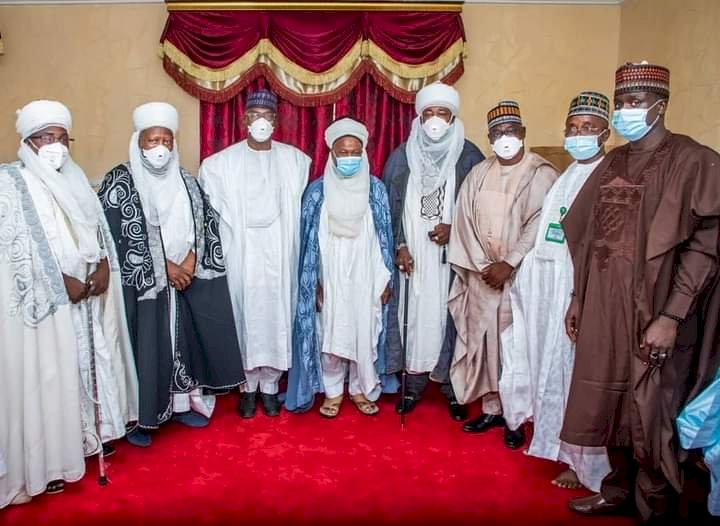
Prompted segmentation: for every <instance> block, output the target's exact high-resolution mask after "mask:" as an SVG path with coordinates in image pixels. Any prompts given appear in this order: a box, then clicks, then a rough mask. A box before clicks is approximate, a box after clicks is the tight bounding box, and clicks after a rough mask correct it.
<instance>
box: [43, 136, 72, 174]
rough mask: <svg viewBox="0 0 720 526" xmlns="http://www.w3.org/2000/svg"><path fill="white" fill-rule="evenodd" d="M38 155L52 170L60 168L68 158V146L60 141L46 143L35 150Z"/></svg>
mask: <svg viewBox="0 0 720 526" xmlns="http://www.w3.org/2000/svg"><path fill="white" fill-rule="evenodd" d="M37 154H38V157H40V158H41V159H44V160H45V161H46V162H47V163H48V164H50V166H52V167H53V170H60V168H62V167H63V166H64V165H65V163H66V162H67V160H68V157H69V156H70V152H69V151H68V147H67V146H65V145H64V144H63V143H61V142H54V143H52V144H46V145H45V146H42V147H40V149H39V150H38V152H37Z"/></svg>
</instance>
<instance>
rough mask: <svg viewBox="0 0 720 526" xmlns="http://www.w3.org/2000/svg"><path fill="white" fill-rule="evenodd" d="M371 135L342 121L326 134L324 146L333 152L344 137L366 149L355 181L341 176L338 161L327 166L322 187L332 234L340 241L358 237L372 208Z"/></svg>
mask: <svg viewBox="0 0 720 526" xmlns="http://www.w3.org/2000/svg"><path fill="white" fill-rule="evenodd" d="M369 135H370V134H369V133H368V130H367V128H366V127H365V125H364V124H363V123H361V122H358V121H356V120H354V119H349V118H345V119H340V120H337V121H335V122H333V123H332V124H331V125H330V126H328V128H327V129H326V130H325V143H326V144H327V146H328V148H330V149H332V147H333V144H335V141H337V140H338V139H340V138H342V137H348V136H350V137H355V138H356V139H358V140H359V141H360V142H362V145H363V151H362V165H361V166H360V170H358V172H357V173H356V174H355V175H353V176H352V177H343V176H341V175H339V174H338V172H337V169H336V167H335V160H334V159H333V156H330V157H329V158H328V160H327V163H326V164H325V173H324V174H323V186H324V192H325V204H326V206H327V212H328V224H329V227H330V232H332V233H333V234H334V235H336V236H339V237H357V236H358V235H359V234H360V230H361V228H362V224H363V219H364V217H365V214H366V213H367V210H368V208H369V206H370V201H369V196H370V163H369V162H368V156H367V152H366V151H365V148H366V146H367V142H368V137H369Z"/></svg>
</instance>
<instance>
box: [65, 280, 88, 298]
mask: <svg viewBox="0 0 720 526" xmlns="http://www.w3.org/2000/svg"><path fill="white" fill-rule="evenodd" d="M62 276H63V281H64V282H65V290H67V294H68V297H69V298H70V301H71V302H72V303H80V302H81V301H82V300H84V299H86V298H87V296H88V286H87V284H85V283H83V282H82V281H80V280H79V279H75V278H73V277H72V276H68V275H67V274H63V275H62Z"/></svg>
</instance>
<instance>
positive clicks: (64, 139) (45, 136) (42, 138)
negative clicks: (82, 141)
mask: <svg viewBox="0 0 720 526" xmlns="http://www.w3.org/2000/svg"><path fill="white" fill-rule="evenodd" d="M28 139H32V140H33V141H37V142H38V143H40V144H41V145H42V146H47V145H49V144H55V143H56V142H60V143H62V144H64V145H65V146H69V145H70V143H71V142H75V139H72V138H70V136H69V135H68V134H67V133H63V134H62V135H55V134H54V133H41V134H38V135H31V136H30V137H28Z"/></svg>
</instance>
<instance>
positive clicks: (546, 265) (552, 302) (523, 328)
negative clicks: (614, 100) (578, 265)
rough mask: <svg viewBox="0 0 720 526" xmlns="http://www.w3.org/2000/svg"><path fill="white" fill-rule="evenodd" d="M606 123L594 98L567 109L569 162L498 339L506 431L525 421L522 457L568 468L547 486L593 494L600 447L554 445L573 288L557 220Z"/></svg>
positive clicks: (606, 105) (566, 369) (599, 147)
mask: <svg viewBox="0 0 720 526" xmlns="http://www.w3.org/2000/svg"><path fill="white" fill-rule="evenodd" d="M609 117H610V101H609V100H608V98H607V97H606V96H605V95H602V94H600V93H595V92H587V91H586V92H582V93H580V94H579V95H578V96H577V97H575V98H574V99H573V100H572V102H571V103H570V110H569V112H568V116H567V120H566V121H565V149H566V150H567V151H568V153H569V154H570V155H571V156H572V157H573V158H574V159H575V162H573V163H572V164H571V165H570V166H569V167H568V168H567V170H565V172H564V173H563V174H562V175H561V176H560V177H559V178H558V180H557V181H556V182H555V184H554V185H553V187H552V189H551V190H550V192H548V194H547V196H546V197H545V201H544V203H543V208H542V213H541V215H540V222H539V224H540V227H539V228H538V231H537V236H536V237H535V246H533V248H532V249H531V250H530V252H528V254H527V256H525V259H524V260H523V263H522V265H520V270H518V272H517V275H516V276H515V281H514V283H513V285H512V288H511V290H510V304H511V306H512V325H511V326H510V327H509V328H508V329H506V330H505V332H503V334H502V344H503V368H502V376H501V378H500V399H501V400H503V410H504V415H505V421H506V422H507V423H508V426H509V427H510V428H512V429H516V428H517V427H519V426H520V425H521V424H522V423H524V422H526V421H529V420H532V421H533V423H534V430H533V437H532V442H531V443H530V447H529V448H528V453H529V454H530V455H533V456H536V457H540V458H545V459H548V460H552V461H561V462H564V463H565V464H567V465H568V469H567V470H566V471H564V472H562V473H561V474H560V475H558V476H557V477H556V478H555V479H554V480H553V484H554V485H556V486H559V487H562V488H568V489H573V488H578V487H580V486H581V485H582V486H585V487H587V488H589V489H591V490H593V491H599V489H600V482H601V481H602V479H603V477H604V476H605V475H607V474H608V472H609V471H610V468H609V465H608V460H607V454H606V452H605V448H602V447H600V448H585V447H579V446H574V445H570V444H565V443H563V442H561V441H560V429H561V427H562V422H563V417H564V415H565V406H566V404H567V395H568V391H569V388H570V378H571V375H572V370H573V361H574V357H575V349H574V347H573V344H572V342H571V341H570V339H569V338H568V337H567V335H566V334H565V327H564V323H563V320H564V318H565V312H566V311H567V308H568V305H569V304H570V292H571V291H572V288H573V266H572V259H571V258H570V252H569V251H568V248H567V243H566V240H565V234H564V233H563V230H562V227H561V226H560V221H561V220H562V218H563V217H564V216H565V214H566V213H567V211H568V210H570V208H571V207H572V204H573V200H574V199H575V196H576V195H577V194H578V192H579V191H580V189H581V188H582V186H583V185H584V184H585V182H586V181H587V179H588V177H590V174H591V173H592V172H593V170H595V168H597V166H598V164H599V163H600V162H601V161H602V159H603V157H605V142H606V141H607V139H608V137H609V136H610V130H609V129H608V126H609V123H608V119H609ZM516 373H520V374H516ZM528 373H529V374H528Z"/></svg>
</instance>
